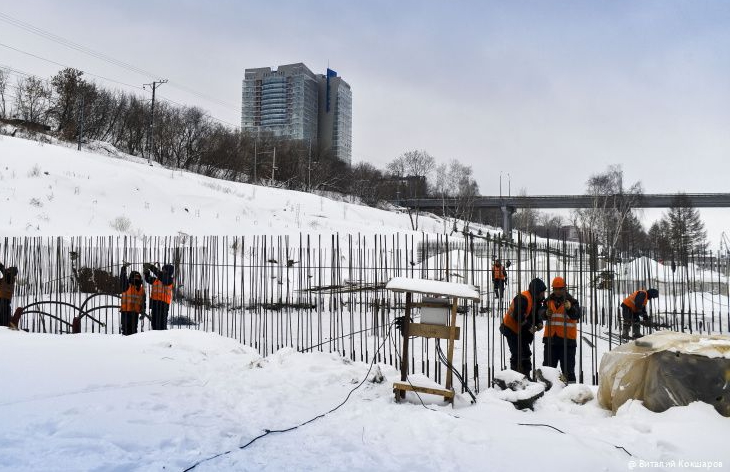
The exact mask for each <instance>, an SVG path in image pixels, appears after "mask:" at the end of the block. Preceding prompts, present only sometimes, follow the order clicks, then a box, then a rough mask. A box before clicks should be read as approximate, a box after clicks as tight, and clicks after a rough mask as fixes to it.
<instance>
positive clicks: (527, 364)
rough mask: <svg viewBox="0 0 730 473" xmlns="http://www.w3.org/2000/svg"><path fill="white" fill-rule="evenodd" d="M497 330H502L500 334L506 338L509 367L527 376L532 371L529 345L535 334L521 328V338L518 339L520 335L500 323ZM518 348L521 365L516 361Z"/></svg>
mask: <svg viewBox="0 0 730 473" xmlns="http://www.w3.org/2000/svg"><path fill="white" fill-rule="evenodd" d="M499 330H500V331H501V332H502V335H504V338H506V339H507V345H508V346H509V367H510V369H512V370H515V371H519V372H520V373H522V374H524V375H525V376H528V377H529V376H530V375H531V372H532V350H531V349H530V345H531V344H532V340H533V339H534V338H535V336H534V335H533V334H531V333H530V332H528V331H526V330H523V331H522V337H521V338H522V339H521V340H520V337H519V336H518V335H517V334H516V333H514V332H513V331H512V330H511V329H509V328H507V327H505V326H504V325H502V326H501V327H500V328H499ZM518 350H519V354H520V357H521V361H522V363H521V365H522V366H520V363H518V359H517V354H518Z"/></svg>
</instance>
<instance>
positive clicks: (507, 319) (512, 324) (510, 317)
mask: <svg viewBox="0 0 730 473" xmlns="http://www.w3.org/2000/svg"><path fill="white" fill-rule="evenodd" d="M522 295H523V296H525V297H526V298H527V312H525V313H526V314H530V313H531V312H532V294H530V291H524V292H522ZM514 306H515V300H514V299H512V302H510V304H509V309H508V310H507V313H506V314H504V320H502V322H503V323H504V324H505V325H506V326H507V327H509V328H510V329H511V330H512V331H513V332H514V333H519V331H520V327H519V326H518V325H517V319H515V316H514V313H515V307H514ZM520 315H521V314H520Z"/></svg>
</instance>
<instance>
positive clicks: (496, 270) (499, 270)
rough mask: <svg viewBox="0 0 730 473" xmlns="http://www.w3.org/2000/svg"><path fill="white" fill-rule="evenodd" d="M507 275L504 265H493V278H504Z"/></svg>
mask: <svg viewBox="0 0 730 473" xmlns="http://www.w3.org/2000/svg"><path fill="white" fill-rule="evenodd" d="M506 276H507V274H506V273H505V271H504V266H497V265H494V266H492V279H504V278H505V277H506Z"/></svg>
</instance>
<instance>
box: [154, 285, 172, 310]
mask: <svg viewBox="0 0 730 473" xmlns="http://www.w3.org/2000/svg"><path fill="white" fill-rule="evenodd" d="M150 299H152V300H153V301H162V302H166V303H168V304H169V303H170V302H172V284H168V285H167V286H166V285H164V284H162V282H161V281H160V280H159V279H155V282H154V283H153V284H152V292H151V293H150Z"/></svg>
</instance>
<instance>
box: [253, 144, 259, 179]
mask: <svg viewBox="0 0 730 473" xmlns="http://www.w3.org/2000/svg"><path fill="white" fill-rule="evenodd" d="M258 142H259V140H258V138H257V139H256V141H254V142H253V183H254V184H256V168H258V166H257V164H258V163H257V162H256V159H257V157H258V150H257V149H256V145H257V144H258Z"/></svg>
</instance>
